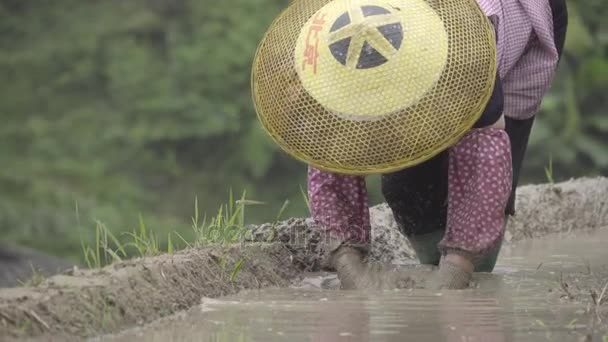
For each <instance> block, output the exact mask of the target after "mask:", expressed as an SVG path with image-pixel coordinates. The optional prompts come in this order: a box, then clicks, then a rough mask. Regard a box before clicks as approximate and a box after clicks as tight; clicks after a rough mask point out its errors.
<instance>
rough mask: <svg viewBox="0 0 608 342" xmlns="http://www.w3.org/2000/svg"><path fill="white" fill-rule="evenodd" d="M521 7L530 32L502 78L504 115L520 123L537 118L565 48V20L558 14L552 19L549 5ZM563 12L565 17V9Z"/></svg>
mask: <svg viewBox="0 0 608 342" xmlns="http://www.w3.org/2000/svg"><path fill="white" fill-rule="evenodd" d="M556 2H558V1H556ZM522 5H523V6H524V11H525V12H526V13H527V14H528V20H530V22H531V24H532V32H531V33H530V39H529V40H528V44H527V45H526V48H525V52H524V53H523V55H522V56H521V57H519V59H518V61H517V63H516V64H515V65H514V66H513V67H512V68H511V69H510V70H508V72H507V73H506V74H505V75H502V80H503V82H502V84H503V91H504V97H505V111H504V114H505V116H506V117H509V118H512V119H519V120H523V119H529V118H531V117H533V116H534V115H535V114H536V112H537V111H538V108H539V107H540V104H541V101H542V99H543V96H544V95H545V94H546V93H547V91H548V90H549V88H550V86H551V82H552V80H553V77H554V76H555V72H556V68H557V64H558V61H559V56H560V54H561V51H562V48H563V44H564V38H565V27H566V26H565V25H566V18H567V17H565V14H564V16H562V15H561V14H559V13H556V17H555V18H552V13H551V12H552V8H551V7H550V5H549V2H548V1H546V2H545V1H540V2H529V3H527V2H522ZM564 6H565V5H564ZM563 11H564V13H565V7H564V9H563ZM505 53H508V52H505Z"/></svg>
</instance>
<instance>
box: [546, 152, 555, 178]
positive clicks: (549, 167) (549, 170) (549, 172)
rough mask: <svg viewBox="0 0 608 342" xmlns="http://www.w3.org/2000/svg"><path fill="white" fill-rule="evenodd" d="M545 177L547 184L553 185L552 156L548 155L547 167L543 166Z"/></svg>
mask: <svg viewBox="0 0 608 342" xmlns="http://www.w3.org/2000/svg"><path fill="white" fill-rule="evenodd" d="M545 177H546V178H547V182H549V184H555V179H554V178H553V156H551V155H549V165H547V166H545Z"/></svg>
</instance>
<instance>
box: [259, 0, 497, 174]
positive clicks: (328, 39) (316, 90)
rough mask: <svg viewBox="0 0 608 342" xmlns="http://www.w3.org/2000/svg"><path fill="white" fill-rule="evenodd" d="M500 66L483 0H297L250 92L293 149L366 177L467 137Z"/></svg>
mask: <svg viewBox="0 0 608 342" xmlns="http://www.w3.org/2000/svg"><path fill="white" fill-rule="evenodd" d="M495 73H496V46H495V38H494V30H493V28H492V26H491V24H490V22H489V21H488V19H487V18H486V17H485V16H484V14H483V12H482V11H481V10H480V8H479V6H478V5H477V3H476V2H475V0H333V1H329V0H295V1H294V2H292V3H291V5H290V6H289V7H288V8H287V9H286V10H285V11H284V12H283V13H281V14H280V15H279V16H278V18H277V19H276V20H275V21H274V22H273V23H272V25H271V26H270V28H269V29H268V31H267V32H266V35H265V36H264V38H263V39H262V41H261V43H260V45H259V47H258V51H257V53H256V56H255V59H254V63H253V71H252V90H253V100H254V104H255V107H256V110H257V113H258V118H259V120H260V121H261V123H262V126H263V127H264V129H265V130H266V131H267V132H268V133H269V134H270V136H271V137H272V139H273V140H274V141H275V142H276V143H278V144H279V145H280V146H281V147H282V148H283V149H284V150H285V151H286V152H288V153H289V154H290V155H292V156H293V157H295V158H297V159H299V160H302V161H304V162H306V163H308V164H310V165H312V166H314V167H317V168H320V169H322V170H326V171H330V172H336V173H346V174H362V175H363V174H371V173H383V172H390V171H395V170H398V169H402V168H406V167H409V166H413V165H416V164H418V163H421V162H423V161H425V160H428V159H430V158H431V157H433V156H435V155H437V154H438V153H440V152H441V151H443V150H445V149H446V148H448V147H450V146H451V145H453V144H454V143H455V142H457V141H458V139H459V138H460V137H462V136H463V135H464V134H465V133H466V131H467V130H469V129H470V128H471V127H472V126H473V124H474V123H475V121H476V120H477V119H478V118H479V116H480V115H481V113H482V112H483V109H484V107H485V105H486V103H487V102H488V100H489V98H490V95H491V93H492V90H493V87H494V80H495Z"/></svg>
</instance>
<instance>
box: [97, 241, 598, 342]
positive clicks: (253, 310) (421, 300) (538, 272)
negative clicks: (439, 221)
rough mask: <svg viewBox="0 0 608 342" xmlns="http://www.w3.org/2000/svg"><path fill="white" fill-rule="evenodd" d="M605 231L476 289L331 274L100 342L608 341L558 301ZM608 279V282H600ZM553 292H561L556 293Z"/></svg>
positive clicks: (504, 263)
mask: <svg viewBox="0 0 608 342" xmlns="http://www.w3.org/2000/svg"><path fill="white" fill-rule="evenodd" d="M607 242H608V231H606V230H602V231H600V232H598V233H596V234H594V235H584V236H574V235H568V236H563V237H553V238H547V239H542V240H533V241H526V242H521V243H518V245H517V246H516V247H505V248H503V251H502V253H501V258H500V260H499V264H498V266H497V269H496V271H495V274H493V275H486V276H484V277H482V278H481V279H480V280H479V281H480V285H481V286H480V288H479V289H475V290H465V291H444V292H443V293H434V292H430V291H425V290H414V291H407V290H400V291H384V292H358V291H335V290H321V289H319V288H315V285H318V284H321V283H322V281H325V282H331V280H332V279H331V277H330V276H329V277H328V276H311V278H310V279H308V281H306V282H305V286H303V287H301V288H293V289H270V290H264V291H250V292H245V293H241V294H239V295H237V296H233V297H226V298H221V299H203V300H202V304H201V305H200V306H199V307H197V308H195V309H193V310H191V311H189V312H187V313H184V314H182V315H178V316H175V317H172V318H170V319H165V320H161V321H159V322H157V323H154V324H152V325H150V326H146V327H140V328H137V329H133V330H130V331H127V332H125V333H122V334H120V335H117V336H112V337H106V338H102V339H101V340H104V341H106V340H107V341H194V340H196V341H342V340H343V341H367V340H372V341H425V342H431V341H459V342H461V341H497V342H500V341H606V340H608V338H606V337H605V336H604V334H608V333H607V332H605V331H604V332H602V331H600V330H598V329H595V328H594V327H593V326H592V324H591V323H592V322H593V320H592V319H590V318H591V317H593V316H594V315H593V314H589V313H587V312H586V306H585V305H583V304H570V303H567V302H566V301H563V300H560V299H559V297H560V296H559V295H557V294H555V293H551V292H549V289H554V290H553V291H559V279H560V275H561V274H569V273H580V272H587V271H588V270H591V271H593V269H598V268H601V267H604V266H605V265H607V264H608V248H606V243H607ZM606 280H608V279H606ZM555 289H558V290H555Z"/></svg>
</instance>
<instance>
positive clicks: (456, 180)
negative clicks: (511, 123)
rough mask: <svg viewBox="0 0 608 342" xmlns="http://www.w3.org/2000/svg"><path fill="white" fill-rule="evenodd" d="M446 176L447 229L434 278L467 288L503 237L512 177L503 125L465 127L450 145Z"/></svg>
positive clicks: (447, 285)
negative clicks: (476, 127)
mask: <svg viewBox="0 0 608 342" xmlns="http://www.w3.org/2000/svg"><path fill="white" fill-rule="evenodd" d="M448 179H449V181H448V183H449V184H448V212H447V225H446V234H445V236H444V238H443V240H442V241H441V242H440V243H439V250H440V251H441V252H442V255H443V257H442V260H441V262H440V268H439V273H438V277H437V278H438V279H437V282H436V283H437V285H438V286H439V287H446V288H463V287H466V286H468V282H469V280H470V278H471V275H472V272H473V269H474V267H475V266H479V265H484V259H485V258H488V256H493V255H494V254H495V253H497V252H496V250H497V249H499V248H500V247H499V246H500V244H501V242H502V239H503V237H504V231H505V214H504V213H505V208H506V205H507V201H508V199H509V196H510V193H511V182H512V164H511V151H510V143H509V138H508V136H507V134H506V133H505V131H504V130H503V129H499V128H493V127H489V128H483V129H476V130H473V131H471V132H469V133H467V135H466V136H465V137H463V138H462V139H461V140H460V141H459V142H458V144H456V145H455V146H454V147H452V148H451V149H450V158H449V175H448ZM493 258H495V257H493ZM494 262H495V260H494ZM484 267H488V266H484ZM492 268H493V263H492Z"/></svg>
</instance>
